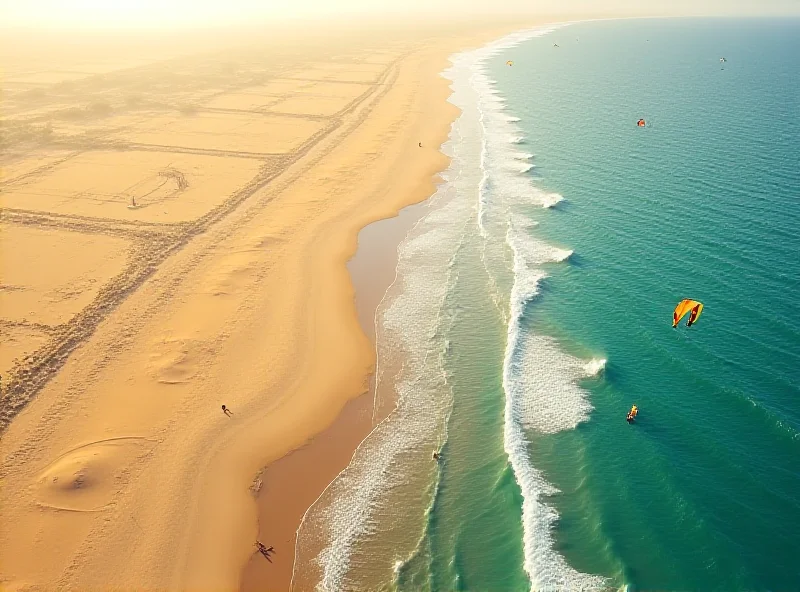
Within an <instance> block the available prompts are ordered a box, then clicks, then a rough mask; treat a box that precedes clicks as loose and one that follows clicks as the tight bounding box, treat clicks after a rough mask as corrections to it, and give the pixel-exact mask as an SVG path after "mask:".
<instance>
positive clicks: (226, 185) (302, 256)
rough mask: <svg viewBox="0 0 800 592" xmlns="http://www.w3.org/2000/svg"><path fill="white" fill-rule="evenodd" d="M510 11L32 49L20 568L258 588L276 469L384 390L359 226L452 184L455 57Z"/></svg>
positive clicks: (1, 471)
mask: <svg viewBox="0 0 800 592" xmlns="http://www.w3.org/2000/svg"><path fill="white" fill-rule="evenodd" d="M517 26H518V25H517ZM508 28H509V27H487V26H483V25H481V26H477V25H476V26H471V27H466V26H461V27H460V28H459V29H455V28H450V29H448V30H446V31H445V30H443V31H440V32H437V33H432V32H425V33H421V32H420V31H418V30H410V29H401V28H394V29H391V30H390V29H386V30H378V31H375V30H373V31H372V32H371V33H370V34H366V33H365V34H362V35H358V36H355V37H353V38H350V37H349V36H348V35H344V34H342V35H339V36H334V37H335V38H333V40H331V41H330V42H329V44H328V45H327V46H326V45H325V44H322V43H319V42H315V43H310V44H309V46H308V47H307V48H306V47H303V46H302V44H300V46H301V47H300V48H299V49H298V48H297V47H292V48H291V51H288V50H287V51H285V52H283V51H278V49H280V46H277V45H273V46H270V47H269V48H268V49H264V48H260V47H258V46H254V47H253V48H252V49H250V50H248V51H245V50H244V49H242V48H241V47H239V48H237V49H236V51H233V50H230V51H228V50H225V51H222V50H220V51H219V52H217V53H213V52H210V51H208V48H204V51H203V53H198V54H197V55H194V56H186V55H184V56H182V57H180V58H175V59H174V60H172V61H169V60H168V61H160V62H148V63H140V62H135V64H134V65H133V66H132V65H131V60H130V58H129V56H127V55H120V56H119V62H118V67H117V68H114V67H111V66H110V65H109V60H111V57H110V56H105V58H104V59H103V60H102V67H100V66H98V67H97V69H96V70H92V68H90V67H89V66H86V67H85V68H83V69H80V68H77V69H76V68H70V65H69V63H67V60H66V58H64V63H61V62H59V66H58V67H53V66H49V65H48V64H47V61H46V60H41V59H38V60H32V61H31V64H30V66H29V67H27V68H26V67H22V66H20V65H19V64H17V65H16V66H15V67H14V68H11V69H10V70H9V71H10V72H11V75H10V76H9V82H10V83H9V86H8V92H7V95H6V97H5V104H6V108H5V114H6V115H5V121H4V124H5V125H6V129H8V130H9V133H8V134H6V135H5V136H4V137H3V143H4V145H3V157H2V158H3V161H2V164H3V167H4V170H7V171H9V173H8V174H7V175H5V174H4V176H3V178H2V179H0V205H2V207H3V208H4V215H3V222H2V224H3V225H2V228H0V231H2V234H0V237H1V238H0V240H2V244H1V245H0V247H2V268H0V269H1V270H2V287H3V291H1V292H0V299H2V300H0V302H2V303H3V308H2V310H0V328H2V329H3V333H2V335H3V337H2V339H3V342H2V345H3V348H4V351H3V357H2V359H1V360H0V361H2V363H3V364H7V363H8V361H7V360H6V357H7V354H6V349H5V348H6V344H11V345H10V351H12V352H13V353H14V354H15V357H16V360H15V362H14V365H13V368H11V370H8V371H4V373H3V381H2V393H1V397H2V398H1V399H0V404H2V407H1V408H0V429H1V430H3V433H2V444H1V445H0V448H1V450H0V452H1V454H0V479H1V480H2V488H0V508H1V509H2V520H0V549H2V551H0V553H1V554H2V561H1V562H0V582H2V583H3V586H5V587H6V588H8V589H43V590H45V589H46V590H51V589H74V590H106V589H109V588H110V587H114V588H117V589H152V590H155V589H159V590H166V589H192V590H202V589H208V590H212V589H213V590H233V589H236V588H237V587H238V585H239V578H240V572H241V570H242V568H243V566H244V565H245V564H246V563H247V561H248V559H249V557H250V556H251V554H252V552H253V547H252V544H253V540H254V538H255V536H256V532H257V526H258V525H257V515H256V506H255V503H254V500H253V498H252V494H251V491H250V485H251V484H252V482H253V479H254V477H255V476H256V475H257V474H258V473H259V471H260V470H261V469H262V468H263V467H264V466H266V465H268V464H269V463H271V462H273V461H275V460H277V459H279V458H281V457H284V456H285V455H286V454H287V453H288V452H290V451H292V450H294V449H296V448H298V447H299V446H301V445H303V444H304V443H305V442H307V441H308V439H309V438H310V437H311V436H313V435H314V434H317V433H319V432H321V431H322V430H323V429H324V428H325V427H327V426H328V425H330V424H331V423H332V422H333V421H334V419H335V418H336V416H337V414H338V413H339V412H340V410H341V409H342V407H343V406H344V405H345V403H346V402H347V401H348V400H351V399H353V398H355V397H357V396H358V395H359V394H361V393H363V392H364V391H365V389H366V384H367V379H368V376H369V373H370V371H371V368H372V364H373V348H372V346H371V345H370V343H369V341H368V340H367V338H366V337H365V336H364V334H363V332H362V331H361V329H360V328H359V325H358V320H357V317H356V311H355V307H354V303H353V288H352V286H351V284H350V282H349V277H348V274H347V271H346V268H345V263H346V261H347V260H348V259H349V258H350V257H351V256H352V254H353V253H354V251H355V247H356V233H357V231H358V230H359V229H360V228H362V227H363V226H364V225H366V224H368V223H369V222H371V221H374V220H377V219H380V218H382V217H386V216H390V215H393V214H394V213H396V212H397V210H398V209H399V208H400V207H402V206H404V205H406V204H409V203H413V202H415V201H419V200H421V199H424V198H425V197H426V196H427V195H429V194H430V193H431V192H432V190H433V186H434V182H435V179H434V175H435V174H436V173H437V171H439V170H441V169H442V168H443V166H444V165H445V163H446V160H445V158H444V157H443V156H442V155H441V154H440V153H439V152H438V146H439V144H440V143H441V141H442V140H443V139H444V138H445V136H446V132H447V129H448V126H449V122H450V121H451V120H452V118H453V117H454V115H455V108H454V107H452V106H451V105H449V104H447V103H446V97H447V95H448V90H447V85H446V83H445V81H444V80H443V79H442V78H441V77H439V75H438V72H440V71H441V70H442V69H443V68H444V67H445V65H446V57H447V55H449V54H450V53H452V52H454V51H457V50H459V49H461V48H463V47H465V46H467V45H475V44H477V43H479V42H481V41H482V40H485V39H488V38H489V37H492V36H496V35H498V34H499V33H500V32H502V31H505V30H508ZM433 30H434V29H431V31H433ZM297 39H298V37H297V36H295V37H294V40H295V44H297V43H298V42H297ZM276 47H277V48H278V49H276ZM276 52H278V53H276ZM329 56H334V57H329ZM71 72H72V73H74V72H79V73H81V75H80V76H78V75H73V74H71ZM98 72H100V73H98ZM175 72H181V73H182V74H181V75H180V76H176V75H175ZM251 97H252V98H251ZM418 142H422V143H423V146H425V147H424V148H419V146H418ZM134 200H135V202H136V203H135V205H134V203H133V202H134ZM15 287H22V288H23V289H24V290H26V292H15V291H14V289H15ZM20 293H23V294H26V295H25V296H19V294H20ZM6 327H8V328H9V329H8V332H6V329H5V328H6ZM223 403H224V404H226V405H228V406H229V407H230V409H231V410H232V411H233V415H232V416H231V417H227V416H225V415H224V414H223V413H222V412H221V409H220V405H221V404H223ZM283 528H291V525H288V526H287V525H284V526H283ZM284 534H286V533H282V534H281V535H280V536H284ZM282 556H283V557H290V556H291V553H290V552H288V551H287V552H285V553H282ZM285 568H286V566H285V565H284V566H283V567H282V568H281V569H284V571H285ZM276 581H280V580H276ZM284 583H285V582H284Z"/></svg>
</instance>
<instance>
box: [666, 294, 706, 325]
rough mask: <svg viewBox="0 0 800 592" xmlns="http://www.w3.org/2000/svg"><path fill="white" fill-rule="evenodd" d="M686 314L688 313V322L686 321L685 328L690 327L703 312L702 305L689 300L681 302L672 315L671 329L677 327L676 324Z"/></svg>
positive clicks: (685, 299)
mask: <svg viewBox="0 0 800 592" xmlns="http://www.w3.org/2000/svg"><path fill="white" fill-rule="evenodd" d="M687 312H688V313H689V320H687V321H686V326H687V327H691V326H692V325H694V323H695V321H697V319H698V318H699V317H700V313H701V312H703V303H702V302H698V301H697V300H689V299H688V298H684V299H683V300H681V301H680V302H679V303H678V306H676V307H675V311H674V312H673V313H672V328H673V329H674V328H675V327H677V326H678V323H680V321H681V319H682V318H683V317H685V316H686V313H687Z"/></svg>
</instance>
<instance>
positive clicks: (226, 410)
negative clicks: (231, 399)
mask: <svg viewBox="0 0 800 592" xmlns="http://www.w3.org/2000/svg"><path fill="white" fill-rule="evenodd" d="M222 412H223V413H224V414H225V415H227V416H228V417H230V416H231V415H233V411H231V410H230V409H228V408H227V407H226V406H225V405H223V406H222Z"/></svg>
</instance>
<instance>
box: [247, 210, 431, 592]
mask: <svg viewBox="0 0 800 592" xmlns="http://www.w3.org/2000/svg"><path fill="white" fill-rule="evenodd" d="M428 199H429V198H426V199H424V200H423V201H421V202H418V203H415V204H411V205H408V206H406V207H405V208H403V209H402V210H401V211H400V212H399V213H398V214H397V215H396V216H394V217H392V218H384V219H382V220H377V221H376V222H372V223H371V224H369V225H367V226H365V227H364V228H362V229H361V231H360V232H359V238H358V245H359V246H358V250H357V251H356V254H355V255H354V256H353V258H352V259H350V261H349V262H348V264H347V267H348V271H349V273H350V276H351V278H352V283H353V285H354V288H355V295H354V296H355V304H356V310H357V312H358V317H359V322H360V323H361V328H362V330H363V331H364V333H366V334H367V336H368V337H369V339H370V342H371V343H373V345H375V322H374V319H375V313H376V311H377V308H378V306H379V305H380V303H381V302H382V301H383V297H384V295H385V294H386V292H387V291H388V290H389V288H390V287H391V286H392V284H393V283H394V281H395V277H396V275H395V270H396V266H397V259H398V257H397V248H398V247H399V245H400V243H401V242H402V241H403V240H404V239H405V237H406V235H407V233H408V232H409V230H411V228H413V226H414V225H415V224H416V223H417V222H418V221H419V220H420V219H421V218H422V217H423V216H424V215H425V209H426V208H427V203H428ZM375 251H377V253H376V252H375ZM374 389H375V374H374V372H373V373H371V374H370V378H369V390H368V391H367V392H365V393H364V394H362V395H360V396H359V397H357V398H356V399H353V400H351V401H349V402H348V403H347V404H346V405H345V406H344V408H343V409H342V411H341V412H340V413H339V415H338V416H337V417H336V419H335V421H334V422H333V424H331V425H330V426H329V427H328V428H326V429H325V430H324V431H323V432H321V433H320V434H317V435H316V436H314V437H313V438H311V440H310V441H309V442H308V443H306V444H305V445H303V446H302V447H301V448H298V449H297V450H294V451H292V452H290V453H289V454H288V455H287V456H285V457H283V458H281V459H279V460H277V461H276V462H274V463H272V464H271V465H269V466H267V467H265V468H264V470H263V471H262V472H261V473H260V474H259V476H258V477H257V479H256V482H255V487H254V489H255V490H256V491H255V492H254V495H255V498H256V504H257V505H258V522H259V531H258V537H259V540H261V541H263V542H264V543H265V544H266V545H267V546H269V545H274V546H277V545H280V546H281V554H280V557H279V559H280V561H277V560H276V562H274V563H272V564H270V563H268V562H267V561H265V560H264V558H263V557H262V556H261V555H260V554H258V553H254V554H253V555H252V557H251V558H250V560H249V561H248V562H247V565H246V566H245V567H244V569H243V570H242V579H241V586H240V588H239V589H240V590H241V592H257V591H258V590H264V589H269V590H272V589H282V590H283V589H288V588H289V586H290V583H291V579H292V574H293V571H294V560H293V557H294V549H295V545H296V542H297V531H298V529H299V525H300V523H301V521H302V519H303V517H304V516H305V513H306V510H307V508H309V507H311V505H313V503H314V502H316V501H317V500H318V499H319V497H320V496H321V495H322V493H323V491H324V490H325V489H326V488H327V487H328V485H329V484H330V483H331V482H332V481H333V480H334V479H335V478H336V477H337V475H338V474H339V473H340V472H341V471H342V470H343V469H344V468H345V467H346V466H347V464H348V463H349V462H350V458H351V456H352V453H353V451H354V450H355V449H356V448H357V447H358V445H359V444H360V443H361V442H362V441H363V440H364V438H366V437H367V436H368V435H369V433H370V431H371V430H372V428H373V427H374V426H373V422H372V420H373V401H374ZM311 466H313V467H315V470H313V471H311V470H308V467H311ZM276 483H280V487H276V486H275V484H276ZM304 507H305V509H304ZM287 509H288V512H286V510H287ZM292 529H293V532H292ZM286 534H289V535H290V537H289V538H286V539H285V540H283V539H282V538H281V537H283V536H285V535H286ZM276 549H277V547H276ZM290 551H291V552H292V553H291V554H290Z"/></svg>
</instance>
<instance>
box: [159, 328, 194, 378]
mask: <svg viewBox="0 0 800 592" xmlns="http://www.w3.org/2000/svg"><path fill="white" fill-rule="evenodd" d="M152 352H153V353H151V355H150V363H149V364H148V370H149V371H150V374H151V375H152V376H154V377H155V379H156V380H157V381H158V382H160V383H163V384H183V383H186V382H189V381H190V380H191V379H192V378H193V377H194V375H195V374H196V373H197V361H196V359H197V356H196V354H195V353H194V352H193V351H192V349H191V347H190V343H189V342H188V341H185V340H182V339H172V340H166V339H165V340H159V341H156V342H155V343H154V344H153V349H152Z"/></svg>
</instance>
